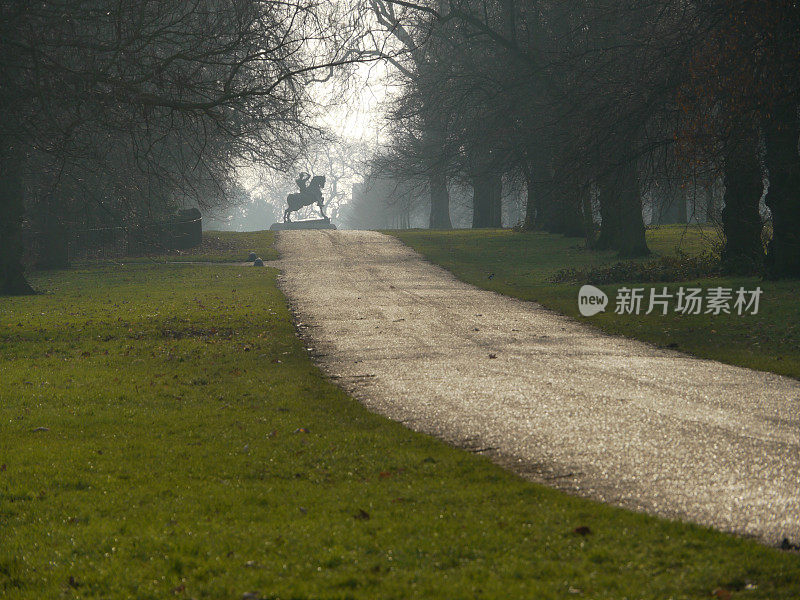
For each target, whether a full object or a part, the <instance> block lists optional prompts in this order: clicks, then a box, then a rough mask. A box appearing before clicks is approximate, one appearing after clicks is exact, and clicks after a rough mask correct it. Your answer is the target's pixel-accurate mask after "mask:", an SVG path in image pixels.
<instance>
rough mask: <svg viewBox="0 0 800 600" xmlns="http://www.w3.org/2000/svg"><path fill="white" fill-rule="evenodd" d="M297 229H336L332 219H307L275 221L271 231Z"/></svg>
mask: <svg viewBox="0 0 800 600" xmlns="http://www.w3.org/2000/svg"><path fill="white" fill-rule="evenodd" d="M295 229H336V225H334V224H333V223H331V220H330V219H306V220H305V221H291V222H289V223H273V224H272V227H270V231H291V230H295Z"/></svg>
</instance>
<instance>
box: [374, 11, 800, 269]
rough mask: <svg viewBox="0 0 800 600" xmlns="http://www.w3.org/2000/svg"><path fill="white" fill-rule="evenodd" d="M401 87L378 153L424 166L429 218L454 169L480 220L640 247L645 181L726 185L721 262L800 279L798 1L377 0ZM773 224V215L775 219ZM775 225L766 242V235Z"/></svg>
mask: <svg viewBox="0 0 800 600" xmlns="http://www.w3.org/2000/svg"><path fill="white" fill-rule="evenodd" d="M368 7H369V10H371V11H372V12H373V14H374V15H375V20H376V23H377V24H378V26H379V27H380V28H382V30H383V32H384V35H385V38H386V39H390V40H392V41H393V47H394V48H399V49H400V51H399V52H395V54H394V55H393V56H391V57H390V58H389V60H391V62H392V63H393V64H394V65H395V67H396V69H395V73H396V75H395V76H396V78H397V80H398V83H399V84H400V89H401V92H400V94H398V96H397V97H396V99H395V101H394V104H393V106H392V111H391V115H390V118H391V123H392V133H391V138H392V144H391V147H390V148H389V149H388V150H387V151H386V152H384V153H383V156H382V158H381V159H379V162H381V165H382V168H383V170H384V171H385V172H386V173H392V174H393V176H395V177H397V178H400V179H417V180H420V179H423V180H425V181H426V182H427V184H428V188H429V194H430V205H431V210H430V219H429V224H430V227H432V228H448V227H450V226H451V223H450V218H449V197H448V183H449V182H452V181H458V182H461V183H464V184H467V185H469V186H471V188H472V196H473V222H472V224H473V226H474V227H497V226H500V224H501V223H500V206H501V204H500V198H501V192H502V185H503V180H504V179H506V180H507V179H509V178H511V179H518V180H522V181H524V183H525V186H526V189H527V206H526V216H525V220H524V227H525V228H527V229H543V230H546V231H550V232H554V233H563V234H567V235H582V236H586V238H587V240H588V242H589V244H590V245H591V246H592V247H594V248H598V249H611V250H616V251H618V252H619V254H620V255H621V256H628V257H633V256H641V255H645V254H648V253H649V249H648V247H647V243H646V240H645V225H644V221H643V217H642V194H643V191H644V190H646V189H648V188H652V187H653V186H656V187H657V186H659V185H660V184H663V182H665V181H675V180H677V181H682V182H685V184H686V185H689V184H690V182H691V185H692V186H694V187H695V188H696V189H699V190H701V191H702V190H704V191H705V193H706V195H708V197H709V202H711V200H712V199H711V190H712V187H713V186H714V185H715V182H722V184H723V187H724V198H723V200H724V209H723V210H722V214H721V221H722V229H723V233H724V239H725V246H724V250H723V253H722V258H723V260H724V262H725V264H726V265H727V266H728V268H730V269H732V270H740V271H754V270H763V272H765V273H767V274H768V275H769V276H771V277H798V276H800V155H799V154H798V138H799V137H800V127H799V126H798V114H797V110H798V103H799V102H800V95H799V94H800V81H799V80H798V79H799V78H800V64H799V63H800V5H798V3H796V2H793V1H789V0H765V1H763V2H748V1H746V0H659V1H654V0H649V1H648V0H645V1H642V0H575V1H572V2H559V1H555V0H553V1H533V0H413V1H406V0H369V1H368ZM765 217H769V218H768V223H766V227H765V221H767V219H766V218H765ZM765 239H769V242H768V245H767V247H766V248H765V245H764V240H765Z"/></svg>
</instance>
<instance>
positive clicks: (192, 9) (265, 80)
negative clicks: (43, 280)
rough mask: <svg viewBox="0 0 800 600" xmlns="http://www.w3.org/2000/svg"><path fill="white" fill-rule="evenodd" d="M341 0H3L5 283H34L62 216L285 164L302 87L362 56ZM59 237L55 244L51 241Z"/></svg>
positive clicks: (179, 200)
mask: <svg viewBox="0 0 800 600" xmlns="http://www.w3.org/2000/svg"><path fill="white" fill-rule="evenodd" d="M337 10H338V9H337V5H336V4H335V3H326V4H324V5H319V4H315V3H306V2H302V1H297V2H295V1H292V0H290V1H288V2H280V3H279V2H253V1H251V0H186V1H182V2H163V1H161V0H126V1H125V2H103V1H99V0H36V1H34V0H14V1H3V2H0V78H1V79H0V80H1V81H2V87H1V88H0V110H1V111H2V115H3V116H2V125H0V293H6V294H18V293H30V292H31V291H32V290H31V288H30V286H29V285H28V282H27V281H26V279H25V274H24V269H23V260H22V257H23V253H24V251H25V248H24V246H23V229H24V228H25V229H28V230H31V231H33V232H36V233H39V234H42V235H40V236H39V239H40V240H41V244H42V247H41V248H39V253H40V262H44V264H51V265H55V264H58V263H59V262H63V260H64V256H65V253H64V252H63V251H60V249H59V248H58V247H52V246H54V245H55V244H56V242H57V240H59V239H60V238H61V235H60V233H63V230H64V228H66V227H80V228H85V229H90V230H92V229H94V230H111V229H128V228H131V227H135V226H137V225H139V224H141V223H145V222H148V221H153V220H155V219H158V218H161V217H163V216H164V215H166V214H169V213H170V212H171V211H174V210H175V208H177V207H180V206H184V205H194V206H199V207H200V208H211V207H214V206H218V205H221V204H224V203H225V202H227V201H228V195H229V192H230V190H231V187H232V186H233V185H234V184H235V181H234V176H235V172H236V169H237V167H239V166H240V165H242V164H245V163H253V162H255V163H258V164H260V165H265V166H270V167H273V168H276V169H285V168H287V166H288V165H290V164H291V163H292V162H293V161H294V160H295V158H296V157H297V156H298V155H299V154H300V153H301V152H302V150H303V149H304V146H305V145H306V144H307V141H308V139H309V138H310V136H311V134H313V133H314V127H313V125H312V123H313V122H314V119H313V111H314V110H315V109H314V104H313V102H312V99H311V97H310V95H309V91H308V90H309V86H311V85H312V84H313V82H314V81H315V79H319V78H324V77H326V76H328V75H329V72H330V70H332V69H334V68H341V67H344V66H345V65H347V64H349V63H351V62H353V61H354V60H356V58H354V57H352V56H351V54H350V52H349V50H348V49H349V48H350V47H351V44H350V37H349V36H350V35H351V34H352V33H353V31H354V30H353V28H352V27H351V24H352V19H351V16H349V14H348V13H344V12H342V13H339V12H337ZM48 246H51V247H48Z"/></svg>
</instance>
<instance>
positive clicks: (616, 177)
mask: <svg viewBox="0 0 800 600" xmlns="http://www.w3.org/2000/svg"><path fill="white" fill-rule="evenodd" d="M597 185H598V188H599V200H600V220H601V223H600V236H599V237H598V238H597V241H596V242H595V245H594V246H595V248H597V249H598V250H617V251H618V252H619V255H620V256H621V257H636V256H647V255H648V254H650V249H649V248H648V247H647V241H646V240H645V234H644V232H645V228H644V219H643V217H642V197H641V194H640V193H639V182H638V175H637V172H636V162H635V161H629V162H627V163H625V164H623V165H620V166H617V167H615V168H614V169H613V170H612V171H611V172H610V173H608V174H605V175H603V176H601V177H600V178H598V181H597Z"/></svg>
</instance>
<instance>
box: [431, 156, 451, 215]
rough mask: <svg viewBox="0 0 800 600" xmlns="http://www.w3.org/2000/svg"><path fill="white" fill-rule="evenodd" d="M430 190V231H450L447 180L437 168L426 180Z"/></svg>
mask: <svg viewBox="0 0 800 600" xmlns="http://www.w3.org/2000/svg"><path fill="white" fill-rule="evenodd" d="M428 183H429V185H430V188H431V218H430V228H431V229H452V228H453V224H452V222H451V221H450V194H449V192H448V191H447V178H446V176H445V174H444V171H443V170H442V169H440V168H438V167H435V168H434V171H433V172H432V173H431V174H430V176H429V178H428Z"/></svg>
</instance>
